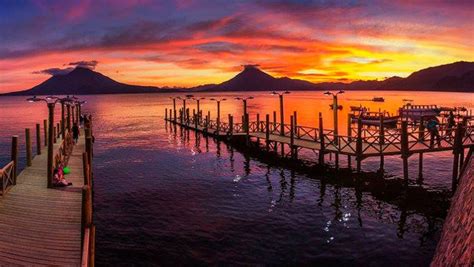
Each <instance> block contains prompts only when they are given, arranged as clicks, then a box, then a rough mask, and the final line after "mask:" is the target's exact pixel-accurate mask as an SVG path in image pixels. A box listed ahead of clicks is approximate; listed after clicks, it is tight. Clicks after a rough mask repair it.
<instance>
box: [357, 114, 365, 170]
mask: <svg viewBox="0 0 474 267" xmlns="http://www.w3.org/2000/svg"><path fill="white" fill-rule="evenodd" d="M362 157H363V155H362V118H361V117H360V116H359V118H357V140H356V161H357V169H356V170H357V173H360V169H361V163H362Z"/></svg>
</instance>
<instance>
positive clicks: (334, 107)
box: [324, 90, 344, 144]
mask: <svg viewBox="0 0 474 267" xmlns="http://www.w3.org/2000/svg"><path fill="white" fill-rule="evenodd" d="M324 94H325V95H328V96H331V95H332V105H329V106H330V107H331V109H332V110H333V114H334V136H335V137H336V139H335V141H336V144H337V136H338V129H337V128H338V127H337V112H338V111H339V110H342V106H340V105H338V104H337V95H339V94H344V90H339V91H338V92H337V93H333V92H329V91H327V92H325V93H324Z"/></svg>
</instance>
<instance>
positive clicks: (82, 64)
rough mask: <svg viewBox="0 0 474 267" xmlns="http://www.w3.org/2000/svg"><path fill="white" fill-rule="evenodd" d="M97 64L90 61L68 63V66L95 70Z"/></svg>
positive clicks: (94, 61) (95, 61)
mask: <svg viewBox="0 0 474 267" xmlns="http://www.w3.org/2000/svg"><path fill="white" fill-rule="evenodd" d="M97 64H99V62H98V61H97V60H91V61H76V62H70V63H69V64H68V65H69V66H76V67H80V68H87V69H91V70H93V69H95V67H96V66H97Z"/></svg>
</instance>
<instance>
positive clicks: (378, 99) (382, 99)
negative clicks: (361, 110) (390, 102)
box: [372, 97, 385, 102]
mask: <svg viewBox="0 0 474 267" xmlns="http://www.w3.org/2000/svg"><path fill="white" fill-rule="evenodd" d="M372 101H374V102H385V98H383V97H374V98H372Z"/></svg>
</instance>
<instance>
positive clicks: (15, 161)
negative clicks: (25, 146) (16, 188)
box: [11, 135, 18, 185]
mask: <svg viewBox="0 0 474 267" xmlns="http://www.w3.org/2000/svg"><path fill="white" fill-rule="evenodd" d="M11 160H12V161H13V179H12V180H13V184H14V185H15V184H16V178H17V175H18V135H14V136H12V150H11Z"/></svg>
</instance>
